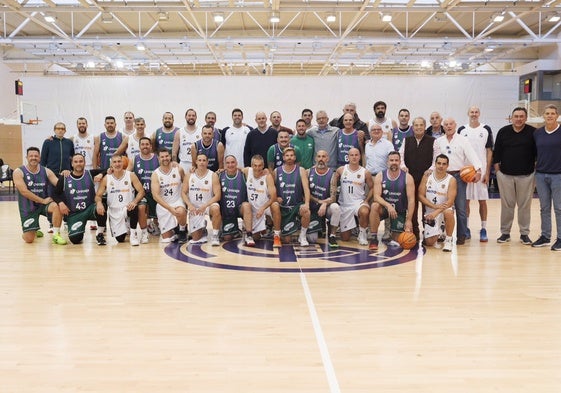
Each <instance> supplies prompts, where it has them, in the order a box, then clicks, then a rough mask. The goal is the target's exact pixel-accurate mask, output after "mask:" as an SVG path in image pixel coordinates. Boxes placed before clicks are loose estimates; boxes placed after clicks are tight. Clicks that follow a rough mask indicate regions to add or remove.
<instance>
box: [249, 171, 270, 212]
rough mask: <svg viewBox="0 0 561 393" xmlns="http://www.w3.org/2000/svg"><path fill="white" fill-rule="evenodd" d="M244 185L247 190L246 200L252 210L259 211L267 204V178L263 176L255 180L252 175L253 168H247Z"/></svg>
mask: <svg viewBox="0 0 561 393" xmlns="http://www.w3.org/2000/svg"><path fill="white" fill-rule="evenodd" d="M245 184H246V188H247V199H248V201H249V203H250V205H251V206H252V207H253V208H255V209H260V208H261V207H262V206H264V205H265V204H267V202H269V197H270V195H269V189H268V188H267V176H266V175H265V174H263V175H262V176H261V177H258V178H256V177H255V175H254V174H253V168H248V170H247V180H246V182H245Z"/></svg>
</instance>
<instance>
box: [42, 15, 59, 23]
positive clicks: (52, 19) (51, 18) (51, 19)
mask: <svg viewBox="0 0 561 393" xmlns="http://www.w3.org/2000/svg"><path fill="white" fill-rule="evenodd" d="M43 19H45V22H47V23H55V22H56V16H54V15H51V14H45V15H43Z"/></svg>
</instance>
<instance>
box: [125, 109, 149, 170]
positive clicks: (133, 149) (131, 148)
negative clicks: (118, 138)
mask: <svg viewBox="0 0 561 393" xmlns="http://www.w3.org/2000/svg"><path fill="white" fill-rule="evenodd" d="M134 128H135V129H136V132H135V133H134V134H132V135H129V136H126V137H125V138H124V139H123V143H124V144H126V146H127V150H126V153H127V157H128V159H129V166H128V168H127V169H129V170H131V169H132V163H133V162H134V158H135V157H136V156H137V155H139V154H140V138H143V137H146V135H145V134H144V130H145V129H146V122H145V121H144V119H143V118H142V117H137V118H136V119H134Z"/></svg>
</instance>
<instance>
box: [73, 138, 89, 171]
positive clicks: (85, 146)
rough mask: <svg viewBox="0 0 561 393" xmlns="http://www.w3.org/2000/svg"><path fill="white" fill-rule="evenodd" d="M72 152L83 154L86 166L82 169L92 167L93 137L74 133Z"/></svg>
mask: <svg viewBox="0 0 561 393" xmlns="http://www.w3.org/2000/svg"><path fill="white" fill-rule="evenodd" d="M72 139H73V140H74V152H75V153H79V154H81V155H83V156H84V159H85V160H86V166H85V167H84V169H92V168H93V166H92V160H93V151H94V137H93V135H88V136H87V137H85V138H82V137H80V134H77V135H74V138H72Z"/></svg>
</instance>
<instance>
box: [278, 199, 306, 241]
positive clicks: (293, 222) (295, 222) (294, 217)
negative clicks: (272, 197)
mask: <svg viewBox="0 0 561 393" xmlns="http://www.w3.org/2000/svg"><path fill="white" fill-rule="evenodd" d="M300 206H301V204H299V205H296V206H292V207H283V206H281V209H280V210H281V236H288V235H291V234H293V233H294V232H296V231H298V230H299V229H300Z"/></svg>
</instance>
